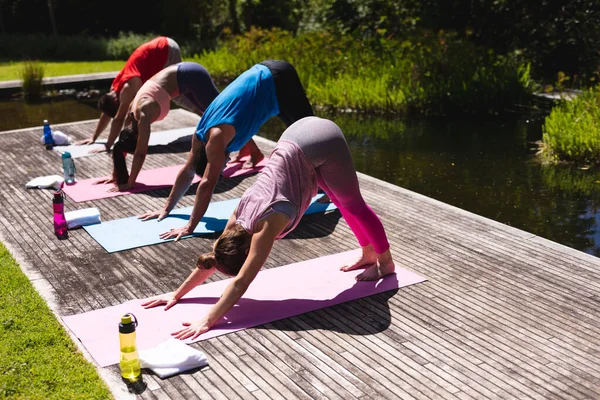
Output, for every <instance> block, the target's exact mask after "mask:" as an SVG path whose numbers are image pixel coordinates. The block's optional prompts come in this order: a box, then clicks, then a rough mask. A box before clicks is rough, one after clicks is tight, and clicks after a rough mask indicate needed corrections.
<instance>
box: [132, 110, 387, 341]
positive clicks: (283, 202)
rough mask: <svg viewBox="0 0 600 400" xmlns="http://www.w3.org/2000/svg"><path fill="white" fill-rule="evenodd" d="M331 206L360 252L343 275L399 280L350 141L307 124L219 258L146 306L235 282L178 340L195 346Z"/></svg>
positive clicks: (279, 152) (248, 201) (267, 171)
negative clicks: (215, 282)
mask: <svg viewBox="0 0 600 400" xmlns="http://www.w3.org/2000/svg"><path fill="white" fill-rule="evenodd" d="M317 186H319V187H321V189H323V191H325V193H326V194H327V195H328V196H329V197H330V198H331V201H333V203H334V204H335V205H336V206H337V207H338V208H339V210H340V211H341V213H342V215H343V216H344V219H345V220H346V222H347V223H348V225H349V226H350V228H351V229H352V232H353V233H354V235H355V236H356V238H357V239H358V242H359V244H360V246H361V248H362V254H361V256H360V257H359V259H358V260H356V261H354V262H352V263H349V264H347V265H344V266H342V267H341V270H342V271H352V270H354V269H357V268H360V267H365V266H367V268H366V269H365V271H363V272H362V273H360V274H359V275H357V277H356V279H357V280H377V279H380V278H382V277H383V276H386V275H389V274H391V273H393V272H394V262H393V260H392V255H391V253H390V245H389V243H388V240H387V237H386V234H385V230H384V228H383V225H382V223H381V221H380V220H379V218H378V217H377V215H375V213H374V212H373V210H371V208H370V207H369V206H368V205H367V204H366V203H365V201H364V199H363V197H362V195H361V193H360V189H359V185H358V178H357V176H356V171H355V169H354V164H353V162H352V156H351V155H350V150H349V148H348V144H347V143H346V139H345V138H344V134H343V133H342V131H341V130H340V128H339V127H338V126H337V125H336V124H335V123H334V122H332V121H329V120H327V119H322V118H318V117H305V118H302V119H300V120H298V121H297V122H295V123H294V124H292V125H291V126H290V127H289V128H288V129H286V131H285V132H284V133H283V135H282V136H281V138H280V140H279V142H278V143H277V146H276V147H275V149H273V152H272V153H271V156H270V158H269V163H268V165H267V166H266V167H265V168H264V169H263V171H262V172H261V173H260V175H259V177H258V178H257V180H256V182H255V183H254V184H253V185H252V186H251V187H250V188H248V190H246V192H245V193H244V195H243V196H242V198H241V200H240V203H239V204H238V207H237V208H236V210H235V211H234V213H233V214H232V215H231V218H229V221H228V222H227V226H226V228H225V230H224V231H223V233H222V234H221V236H220V237H219V238H218V239H217V240H216V241H215V243H214V245H213V251H211V252H210V253H206V254H203V255H201V256H200V258H199V259H198V262H197V264H196V268H195V269H194V271H192V273H191V274H190V276H189V277H188V278H187V279H186V280H185V282H184V283H183V284H181V286H180V287H179V289H177V291H176V292H174V293H172V294H170V295H166V296H164V295H163V296H157V297H154V298H152V299H149V300H147V301H145V302H144V303H142V305H143V306H144V307H145V308H150V307H155V306H158V305H162V304H166V306H165V310H168V309H169V308H171V307H173V306H174V305H175V304H176V303H177V302H178V301H179V299H181V298H182V297H183V296H184V295H185V294H186V293H188V292H189V291H190V290H192V289H193V288H194V287H196V286H197V285H199V284H201V283H202V282H204V281H205V280H206V279H207V278H208V277H209V276H210V275H212V273H213V272H215V271H216V270H218V271H220V272H223V273H225V274H228V275H232V276H234V278H233V279H232V280H231V283H230V284H229V285H228V286H227V288H226V289H225V292H224V293H223V295H222V296H221V298H220V299H219V301H218V302H217V304H215V305H214V306H213V307H212V308H211V309H210V311H209V312H208V314H207V315H205V316H204V317H203V318H202V319H200V320H198V321H194V322H184V323H183V325H184V328H182V329H181V330H179V331H177V332H174V333H173V334H172V335H174V336H175V337H176V338H178V339H186V338H189V337H192V338H196V337H198V336H199V335H201V334H202V333H204V332H206V331H208V330H210V328H211V327H212V326H213V325H214V324H215V323H216V322H217V321H219V320H220V319H221V318H222V317H223V316H224V315H225V314H226V313H227V312H228V311H229V310H230V309H231V308H232V307H233V306H234V305H235V304H236V303H237V301H238V300H239V299H240V298H241V297H242V295H243V294H244V293H245V292H246V289H247V288H248V286H249V285H250V283H251V282H252V281H253V280H254V278H255V277H256V274H258V271H259V270H260V269H261V267H262V266H263V264H264V263H265V261H266V259H267V257H268V256H269V253H270V252H271V249H272V247H273V245H274V243H275V241H276V240H278V239H281V238H282V237H284V236H285V235H287V234H288V233H289V232H290V231H292V230H293V229H294V228H295V227H296V225H297V224H298V222H299V221H300V219H301V218H302V215H304V212H305V211H306V209H307V208H308V206H309V205H310V201H311V199H312V197H313V196H314V195H315V194H316V193H317Z"/></svg>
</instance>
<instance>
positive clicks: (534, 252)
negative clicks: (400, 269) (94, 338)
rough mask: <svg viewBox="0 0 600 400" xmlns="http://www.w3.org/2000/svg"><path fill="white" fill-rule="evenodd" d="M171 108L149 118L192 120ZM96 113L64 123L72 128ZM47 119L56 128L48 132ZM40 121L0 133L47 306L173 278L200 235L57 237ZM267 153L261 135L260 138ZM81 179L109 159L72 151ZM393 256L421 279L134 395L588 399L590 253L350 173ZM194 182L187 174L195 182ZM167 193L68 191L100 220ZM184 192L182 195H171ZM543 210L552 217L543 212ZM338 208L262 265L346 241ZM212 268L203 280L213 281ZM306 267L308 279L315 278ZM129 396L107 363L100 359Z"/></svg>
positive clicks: (219, 349)
mask: <svg viewBox="0 0 600 400" xmlns="http://www.w3.org/2000/svg"><path fill="white" fill-rule="evenodd" d="M196 122H197V117H195V116H194V115H192V114H189V113H187V112H185V111H182V110H174V111H172V112H171V113H170V114H169V116H168V117H167V118H166V119H165V120H164V121H162V122H161V123H157V124H155V127H154V129H156V130H158V129H159V128H162V129H170V128H177V127H184V126H193V125H195V124H196ZM95 123H96V121H84V122H81V123H75V124H64V125H62V126H60V130H61V131H63V132H65V133H67V134H69V135H72V136H74V137H75V138H77V139H79V138H84V137H87V136H89V135H90V133H91V132H92V130H93V128H94V127H95ZM58 128H59V127H57V126H56V127H55V129H58ZM41 134H42V132H41V127H40V128H35V129H22V130H19V131H11V132H4V133H0V143H1V144H2V145H1V146H0V165H1V168H0V174H1V175H0V176H1V178H2V182H3V185H2V189H0V199H1V201H2V205H3V206H2V208H1V209H0V234H1V237H0V240H2V242H3V243H5V244H6V245H7V247H8V248H9V249H10V250H11V252H12V253H13V254H14V255H15V257H16V258H17V260H18V261H19V262H20V265H21V267H22V268H23V270H24V271H25V272H26V273H27V275H28V276H29V277H30V279H31V281H32V282H33V283H34V285H35V286H36V288H37V289H38V290H39V291H40V293H41V294H42V295H43V296H44V298H45V299H46V300H47V301H48V303H49V304H50V306H51V307H52V309H53V310H54V312H55V313H56V314H57V315H71V314H75V313H80V312H84V311H89V310H94V309H98V308H103V307H106V306H110V305H116V304H120V303H122V302H125V301H127V300H130V299H134V298H143V297H148V296H151V295H156V294H160V293H164V292H168V291H172V290H175V289H176V288H177V286H178V285H179V283H180V282H181V281H182V280H183V279H184V278H185V277H186V276H187V275H188V273H189V271H190V269H191V268H192V267H193V265H194V262H195V260H196V259H197V256H198V255H199V254H200V253H201V252H203V251H206V250H207V249H209V246H210V244H211V243H212V240H211V239H208V238H194V239H187V240H183V241H181V242H178V243H175V242H170V243H164V244H160V245H155V246H149V247H143V248H140V249H134V250H129V251H123V252H119V253H115V254H108V253H106V252H105V251H104V250H103V249H102V248H101V247H100V245H98V244H97V243H96V242H95V241H94V240H93V239H91V237H90V236H89V235H88V234H87V233H86V232H85V231H84V230H82V229H79V230H75V231H71V232H70V237H69V239H68V240H64V241H59V240H57V239H56V238H55V237H54V234H53V230H52V217H51V215H52V214H51V192H50V191H46V190H37V189H33V190H32V189H30V190H26V189H25V188H24V184H25V182H27V181H28V180H30V179H32V178H34V177H38V176H43V175H49V174H54V173H59V174H60V173H61V172H60V171H61V167H60V158H59V157H58V155H57V154H56V153H54V152H51V151H46V150H45V149H44V148H43V147H42V146H41V145H40V144H39V140H40V136H41ZM257 142H258V144H259V146H261V148H262V149H263V150H264V151H265V152H268V151H269V149H271V148H272V146H273V143H272V142H269V141H266V140H261V138H257ZM187 150H188V148H186V146H181V145H180V147H178V148H176V147H169V148H168V149H165V151H160V152H156V153H153V154H150V155H149V156H148V158H147V160H146V163H145V165H144V169H149V168H157V167H164V166H169V165H172V164H175V163H181V162H183V161H184V160H185V158H186V155H187ZM75 161H76V164H77V176H78V178H80V179H83V178H91V177H97V176H100V175H104V174H108V173H109V170H110V164H109V160H108V158H107V156H106V155H96V156H92V157H87V158H80V159H76V160H75ZM254 180H255V176H251V177H246V178H240V179H232V180H224V181H222V182H221V183H220V184H219V186H218V187H217V190H216V193H215V195H214V197H213V199H214V200H225V199H231V198H236V197H239V196H241V195H242V193H243V192H244V190H245V189H246V188H247V187H248V186H249V185H250V184H251V183H252V182H254ZM360 183H361V188H362V192H363V195H364V197H365V199H366V200H367V202H368V203H369V204H370V205H371V206H372V208H373V209H374V210H375V212H376V213H377V214H378V215H379V216H380V217H381V219H382V221H383V223H384V225H385V227H386V229H387V232H388V235H389V239H390V242H391V243H392V250H393V254H394V257H395V260H396V262H397V263H399V264H400V265H402V266H404V267H405V268H407V269H410V270H413V271H415V272H417V273H419V274H421V275H423V276H426V277H427V278H428V279H429V280H428V281H427V282H424V283H421V284H417V285H413V286H410V287H407V288H403V289H400V290H397V291H391V292H385V293H383V294H380V295H376V296H372V297H368V298H364V299H361V300H356V301H352V302H348V303H344V304H341V305H338V306H334V307H331V308H327V309H322V310H319V311H315V312H311V313H307V314H304V315H300V316H297V317H293V318H289V319H286V320H282V321H277V322H273V323H270V324H266V325H264V326H260V327H258V328H253V329H247V330H244V331H240V332H237V333H232V334H228V335H224V336H220V337H217V338H214V339H209V340H206V341H202V342H199V343H196V344H194V345H193V346H194V347H196V348H198V349H200V350H202V351H203V352H204V353H205V354H206V355H207V357H208V359H209V362H210V367H208V368H206V369H203V370H200V371H195V372H194V373H191V374H182V375H179V376H175V377H173V378H170V379H166V380H161V379H160V378H157V377H155V376H153V375H151V373H146V374H145V375H144V380H145V382H146V383H147V385H148V386H147V388H146V390H145V391H144V392H143V393H141V394H140V395H139V397H140V398H143V399H195V398H198V399H203V400H204V399H226V400H230V399H254V398H256V399H343V400H350V399H361V400H363V399H398V398H406V399H529V398H531V399H539V400H543V399H599V398H600V260H599V259H598V258H596V257H593V256H590V255H587V254H584V253H582V252H579V251H576V250H573V249H570V248H567V247H564V246H561V245H558V244H556V243H553V242H549V241H547V240H545V239H542V238H540V237H537V236H534V235H532V234H529V233H527V232H524V231H521V230H517V229H514V228H511V227H508V226H506V225H503V224H500V223H497V222H494V221H491V220H488V219H485V218H482V217H479V216H477V215H474V214H471V213H469V212H466V211H463V210H460V209H457V208H455V207H452V206H449V205H446V204H443V203H440V202H438V201H435V200H432V199H429V198H426V197H424V196H421V195H418V194H416V193H413V192H410V191H407V190H405V189H402V188H400V187H396V186H393V185H390V184H387V183H385V182H382V181H379V180H377V179H374V178H371V177H368V176H364V175H360ZM192 188H193V189H194V188H195V186H193V187H192ZM168 193H169V191H168V190H167V189H164V190H157V191H155V192H150V193H143V194H135V195H128V196H121V197H117V198H111V199H104V200H98V201H91V202H86V203H71V202H69V201H68V200H67V202H66V209H67V210H73V209H77V208H86V207H97V208H98V209H99V210H100V211H101V215H102V219H103V220H111V219H115V218H123V217H128V216H132V215H139V214H141V213H143V212H145V211H148V210H153V209H157V208H159V207H160V206H162V204H163V202H164V201H165V198H166V196H167V195H168ZM192 203H193V192H192V191H190V192H188V193H187V194H186V196H185V197H184V198H183V199H182V201H181V202H180V204H179V206H188V205H191V204H192ZM548 218H552V216H551V215H549V216H548ZM356 246H357V244H356V241H355V239H354V237H353V235H352V233H351V231H350V230H349V228H348V227H347V225H346V223H345V222H344V220H343V218H341V217H340V214H339V212H338V211H334V212H331V213H327V214H325V215H322V214H321V215H311V216H306V217H305V218H304V219H303V221H302V222H301V224H300V225H299V226H298V228H297V229H296V231H295V232H293V233H292V234H291V235H289V237H288V238H286V239H284V240H281V241H279V242H278V243H277V244H276V245H275V248H274V250H273V252H272V256H271V257H270V259H269V260H268V262H267V265H266V266H265V267H266V268H275V267H278V266H281V265H285V264H289V263H292V262H296V261H302V260H307V259H312V258H316V257H319V256H323V255H327V254H332V253H337V252H341V251H345V250H350V249H353V248H355V247H356ZM223 278H224V276H222V275H214V276H213V278H212V279H213V280H219V279H223ZM315 279H318V277H315ZM99 370H100V373H101V374H102V376H103V377H104V378H105V380H106V381H107V382H108V384H109V386H110V387H111V389H112V390H113V393H114V394H115V397H117V398H130V397H131V396H133V395H130V394H128V393H127V391H126V387H125V385H124V384H123V383H122V382H121V381H120V379H119V370H118V366H113V367H108V368H102V369H99Z"/></svg>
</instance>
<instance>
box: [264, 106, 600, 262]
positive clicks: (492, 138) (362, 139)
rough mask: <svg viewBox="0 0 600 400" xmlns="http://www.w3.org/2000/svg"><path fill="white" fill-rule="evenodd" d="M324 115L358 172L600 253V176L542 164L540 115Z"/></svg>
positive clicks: (269, 129)
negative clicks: (343, 141) (479, 117)
mask: <svg viewBox="0 0 600 400" xmlns="http://www.w3.org/2000/svg"><path fill="white" fill-rule="evenodd" d="M321 116H325V115H321ZM327 117H328V118H331V119H332V120H334V121H335V122H336V123H337V124H338V125H339V126H340V127H341V128H342V130H343V131H344V134H345V135H346V138H347V140H348V143H349V145H350V148H351V151H352V156H353V158H354V162H355V165H356V168H357V170H359V171H360V172H363V173H365V174H367V175H371V176H374V177H377V178H379V179H382V180H384V181H387V182H390V183H393V184H395V185H398V186H401V187H404V188H407V189H409V190H412V191H414V192H417V193H421V194H423V195H425V196H429V197H432V198H434V199H437V200H440V201H442V202H444V203H448V204H451V205H454V206H456V207H460V208H462V209H465V210H468V211H471V212H473V213H476V214H479V215H482V216H484V217H487V218H490V219H493V220H496V221H499V222H502V223H505V224H507V225H511V226H514V227H516V228H519V229H522V230H525V231H527V232H530V233H533V234H536V235H539V236H542V237H544V238H547V239H549V240H552V241H555V242H558V243H561V244H564V245H566V246H569V247H573V248H576V249H579V250H582V251H585V252H587V253H590V254H594V255H596V256H598V255H600V230H599V229H598V225H599V223H600V213H599V209H600V175H598V173H597V171H594V170H587V171H584V170H580V169H577V168H572V167H557V166H544V165H541V164H540V163H539V162H538V160H537V158H536V156H535V153H536V151H537V148H536V147H535V145H534V144H533V142H535V141H537V140H540V139H541V125H542V122H543V121H542V120H541V119H540V118H538V119H537V120H528V119H527V118H514V119H506V118H505V119H501V120H495V121H489V120H488V121H477V120H473V119H464V120H460V121H440V120H438V121H431V120H428V121H402V120H392V119H383V118H368V117H364V116H356V115H350V114H343V115H335V116H331V115H330V116H327ZM283 129H284V126H283V125H282V124H281V123H280V122H279V121H277V120H275V119H273V120H271V121H269V122H268V123H267V125H266V127H265V129H263V130H261V135H263V136H265V137H268V138H269V139H272V140H277V139H278V138H279V136H280V134H281V132H282V131H283Z"/></svg>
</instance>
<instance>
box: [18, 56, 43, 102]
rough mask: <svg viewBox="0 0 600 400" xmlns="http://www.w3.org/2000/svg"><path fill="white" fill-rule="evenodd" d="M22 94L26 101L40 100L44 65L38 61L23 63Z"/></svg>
mask: <svg viewBox="0 0 600 400" xmlns="http://www.w3.org/2000/svg"><path fill="white" fill-rule="evenodd" d="M21 77H22V79H23V96H24V98H25V101H27V102H35V101H40V100H41V98H42V80H43V79H44V67H43V66H42V65H41V64H40V63H39V62H38V61H30V62H27V63H25V65H24V66H23V70H22V72H21Z"/></svg>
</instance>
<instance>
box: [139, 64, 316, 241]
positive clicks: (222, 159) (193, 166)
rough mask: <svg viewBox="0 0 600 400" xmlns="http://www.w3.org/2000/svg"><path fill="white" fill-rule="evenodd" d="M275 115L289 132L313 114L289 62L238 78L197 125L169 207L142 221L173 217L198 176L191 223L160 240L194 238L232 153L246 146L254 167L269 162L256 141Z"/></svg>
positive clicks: (261, 67)
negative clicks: (293, 125) (294, 125)
mask: <svg viewBox="0 0 600 400" xmlns="http://www.w3.org/2000/svg"><path fill="white" fill-rule="evenodd" d="M275 115H277V116H278V117H279V118H280V119H281V120H282V121H283V122H284V123H285V125H286V127H289V126H290V125H292V124H293V123H294V122H296V121H298V120H299V119H302V118H304V117H308V116H313V115H314V112H313V109H312V106H311V105H310V102H309V101H308V99H307V97H306V93H305V92H304V88H303V87H302V83H301V82H300V78H299V77H298V73H297V72H296V69H295V68H294V67H293V66H292V65H291V64H290V63H288V62H286V61H280V60H266V61H263V62H261V63H258V64H256V65H254V66H252V67H251V68H250V69H248V70H247V71H245V72H244V73H242V74H241V75H240V76H238V77H237V78H236V79H235V80H234V81H233V82H231V84H229V86H227V87H226V88H225V89H224V90H223V91H222V92H221V93H220V94H219V95H218V96H217V97H216V98H215V99H214V100H213V101H212V102H211V103H210V105H209V106H208V108H207V109H206V111H205V112H204V114H203V115H202V118H201V119H200V122H199V123H198V126H197V128H196V134H195V135H194V136H193V138H192V149H191V150H190V154H189V156H188V159H187V161H186V163H185V165H184V167H183V168H182V169H181V171H179V174H177V179H176V180H175V184H174V185H173V188H172V189H171V193H170V194H169V198H168V199H167V202H166V203H165V206H164V207H163V209H162V210H160V211H155V212H149V213H146V214H144V215H142V216H141V217H140V218H142V219H143V220H144V221H145V220H148V219H152V218H158V220H159V221H160V220H161V219H163V218H165V217H166V216H167V215H169V213H170V212H171V210H173V208H175V205H176V204H177V203H178V202H179V199H180V198H181V197H182V196H183V194H184V193H185V192H186V191H187V190H188V189H189V187H190V186H191V184H192V181H193V180H194V175H195V174H198V175H199V176H201V177H202V179H201V181H200V183H199V184H198V189H197V190H196V199H195V201H194V208H193V210H192V214H191V215H190V219H189V221H188V223H187V224H186V225H185V226H183V227H181V228H174V229H171V230H170V231H169V232H165V233H163V234H161V235H160V237H161V239H169V238H173V237H174V238H175V240H178V239H179V238H181V237H183V236H187V235H191V234H192V232H193V231H194V229H195V228H196V225H198V223H199V222H200V220H201V219H202V217H203V216H204V213H205V212H206V209H207V208H208V204H209V203H210V199H211V197H212V193H213V191H214V189H215V186H216V185H217V182H218V181H219V177H220V175H221V171H222V170H223V167H224V166H225V164H226V163H227V158H228V156H229V153H230V152H238V151H240V150H242V148H243V147H244V146H246V148H247V149H248V150H249V151H248V152H249V153H250V164H251V165H254V164H255V163H257V162H259V161H260V160H262V159H263V158H264V156H263V154H262V153H261V151H260V150H259V148H258V146H257V145H256V143H254V141H253V140H252V137H253V136H254V135H255V134H256V133H257V132H258V130H259V129H260V127H261V126H262V125H263V124H264V123H265V122H267V120H268V119H269V118H271V117H272V116H275Z"/></svg>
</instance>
